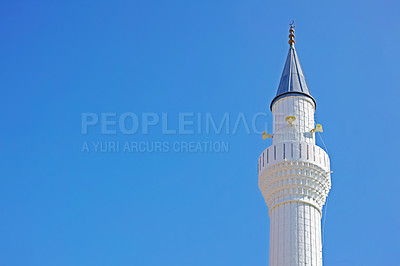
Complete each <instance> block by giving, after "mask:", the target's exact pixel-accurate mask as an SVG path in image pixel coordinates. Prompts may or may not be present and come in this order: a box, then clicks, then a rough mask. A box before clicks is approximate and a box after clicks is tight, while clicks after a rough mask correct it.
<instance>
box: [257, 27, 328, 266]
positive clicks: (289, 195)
mask: <svg viewBox="0 0 400 266" xmlns="http://www.w3.org/2000/svg"><path fill="white" fill-rule="evenodd" d="M289 32H290V35H289V39H290V40H289V44H290V47H289V53H288V56H287V59H286V63H285V67H284V69H283V73H282V77H281V81H280V83H279V87H278V92H277V94H276V96H275V98H274V99H273V100H272V103H271V106H270V108H271V111H272V114H273V135H272V136H271V135H268V134H264V138H265V137H272V139H273V143H272V145H271V146H270V147H268V148H267V149H265V150H264V151H263V153H262V154H261V155H260V157H259V159H258V180H259V181H258V185H259V188H260V190H261V192H262V194H263V196H264V199H265V202H266V204H267V205H268V209H269V217H270V219H271V222H270V250H269V265H270V266H283V265H285V266H286V265H290V266H292V265H293V266H294V265H296V266H297V265H312V266H314V265H318V266H321V265H322V244H321V217H322V206H323V205H324V203H325V200H326V197H327V196H328V193H329V190H330V188H331V178H330V173H331V172H330V162H329V157H328V154H327V153H326V152H325V151H324V150H323V149H322V148H320V147H318V146H317V145H316V144H315V134H316V132H318V131H319V132H322V126H321V125H316V126H315V122H314V112H315V108H316V102H315V100H314V98H313V97H312V96H311V95H310V92H309V90H308V87H307V83H306V80H305V78H304V75H303V71H302V70H301V66H300V63H299V59H298V57H297V53H296V49H295V47H294V44H295V40H294V37H295V36H294V27H293V25H292V24H291V26H290V30H289Z"/></svg>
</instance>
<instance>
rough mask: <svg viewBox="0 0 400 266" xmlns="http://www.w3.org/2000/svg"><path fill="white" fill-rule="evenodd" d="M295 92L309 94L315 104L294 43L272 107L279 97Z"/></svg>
mask: <svg viewBox="0 0 400 266" xmlns="http://www.w3.org/2000/svg"><path fill="white" fill-rule="evenodd" d="M293 94H298V95H299V94H300V95H305V96H308V97H310V98H311V99H312V100H313V101H314V104H315V100H314V98H313V97H312V96H311V94H310V91H309V90H308V87H307V83H306V79H305V77H304V74H303V70H302V69H301V66H300V62H299V58H298V57H297V53H296V49H295V48H294V44H291V45H290V48H289V53H288V56H287V58H286V63H285V67H284V68H283V72H282V77H281V81H280V82H279V87H278V92H277V93H276V96H275V98H274V99H273V100H272V102H271V109H272V106H273V105H274V103H275V102H276V101H277V100H278V99H281V98H283V97H287V96H291V95H293Z"/></svg>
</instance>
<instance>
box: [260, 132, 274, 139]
mask: <svg viewBox="0 0 400 266" xmlns="http://www.w3.org/2000/svg"><path fill="white" fill-rule="evenodd" d="M262 138H263V139H264V140H265V139H266V138H272V135H271V134H267V133H265V131H264V132H263V135H262Z"/></svg>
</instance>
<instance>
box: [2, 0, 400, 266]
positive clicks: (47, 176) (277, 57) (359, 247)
mask: <svg viewBox="0 0 400 266" xmlns="http://www.w3.org/2000/svg"><path fill="white" fill-rule="evenodd" d="M399 9H400V4H399V2H398V1H377V0H373V1H329V2H328V1H325V2H322V1H301V2H300V1H259V0H254V1H237V0H229V1H97V3H94V1H64V3H62V2H60V1H2V2H1V4H0V13H1V14H0V34H1V40H0V55H1V60H0V77H1V78H0V88H1V90H0V101H1V104H0V111H1V114H2V119H1V121H2V123H1V124H2V127H1V131H0V150H1V152H0V156H1V158H0V162H1V167H0V177H1V184H0V217H1V219H0V264H1V265H7V266H14V265H21V266H22V265H23V266H27V265H38V266H54V265H57V266H64V265H68V266H70V265H71V266H72V265H74V266H75V265H82V266H91V265H93V266H98V265H121V266H123V265H140V266H147V265H171V266H179V265H182V266H187V265H191V266H197V265H199V266H204V265H207V266H211V265H216V266H220V265H230V266H236V265H237V266H242V265H254V266H256V265H260V266H262V265H267V263H268V249H269V219H268V213H267V207H266V205H265V203H264V200H263V198H262V195H261V193H260V192H259V190H258V184H257V171H256V169H257V158H258V156H259V154H260V153H261V152H262V150H263V149H265V148H266V147H267V146H268V145H270V142H271V141H270V140H267V141H262V140H261V138H260V136H259V135H257V134H246V132H245V131H243V130H242V131H239V132H238V133H237V134H234V135H232V134H220V135H215V134H208V135H207V134H203V135H196V136H190V135H188V136H181V135H172V136H165V135H162V134H161V133H160V130H159V128H153V130H151V131H150V133H149V134H148V135H142V134H136V135H134V136H126V135H122V134H117V135H114V136H102V135H100V134H98V131H92V133H89V134H88V135H82V134H81V114H82V113H84V112H94V113H101V112H117V113H123V112H134V113H137V114H141V113H143V112H154V113H160V114H161V113H162V112H167V113H168V114H169V115H171V116H172V117H173V116H176V115H177V114H178V113H179V112H195V113H197V112H201V113H205V112H210V113H212V114H213V115H214V116H215V117H222V115H223V114H224V113H225V112H229V113H231V114H233V115H235V114H238V113H241V112H243V113H245V114H246V115H249V116H251V115H252V114H254V113H257V112H267V113H268V114H269V104H270V102H271V100H272V98H273V96H274V94H275V93H276V89H277V86H278V83H279V79H280V75H281V72H282V69H283V65H284V61H285V58H286V55H287V50H288V44H287V40H288V38H287V36H288V23H289V22H290V21H291V20H292V19H295V20H296V41H297V43H296V48H297V52H298V55H299V58H300V62H301V64H302V67H303V71H304V73H305V76H306V79H307V83H308V86H309V88H310V90H311V93H312V95H313V96H314V98H315V99H316V101H317V121H318V122H320V123H322V124H323V125H324V131H325V132H324V133H323V138H324V141H325V144H326V145H327V147H328V151H329V154H330V156H331V162H332V170H333V171H334V173H333V175H332V183H333V188H332V190H331V193H330V196H329V204H328V211H327V217H326V225H325V244H324V262H325V265H395V264H396V263H398V251H399V242H398V241H399V238H400V229H399V224H400V213H399V208H398V204H399V199H398V194H399V186H400V174H399V169H398V166H399V158H400V154H399V152H400V151H399V148H400V147H399V137H398V132H399V130H400V122H399V121H398V120H399V111H398V110H399V106H400V87H399V81H398V79H399V73H398V70H399V61H400V56H399V53H398V52H397V50H396V49H397V47H398V46H399V43H400V37H399V32H400V22H399V18H398V11H399ZM175 120H176V119H175ZM269 122H270V125H271V124H272V116H270V117H269ZM96 132H97V133H96ZM191 139H193V140H196V141H199V140H204V141H212V140H219V141H228V142H229V152H227V153H223V154H221V153H174V152H168V153H162V152H161V153H160V152H157V153H121V152H119V153H94V152H91V153H82V152H81V147H82V142H84V141H86V140H87V141H98V140H104V141H105V140H115V141H126V140H134V141H182V140H191Z"/></svg>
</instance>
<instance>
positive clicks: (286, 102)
mask: <svg viewBox="0 0 400 266" xmlns="http://www.w3.org/2000/svg"><path fill="white" fill-rule="evenodd" d="M314 112H315V106H314V103H313V101H312V100H311V99H310V98H309V97H306V96H289V97H285V98H283V99H280V100H278V101H277V102H276V103H275V104H274V106H273V107H272V114H273V119H274V121H273V125H274V127H273V128H274V129H273V136H274V137H273V143H274V144H277V143H279V142H282V141H295V142H299V141H300V142H306V143H309V144H315V137H314V135H313V134H311V133H310V131H311V129H313V128H314ZM287 116H294V117H295V118H296V120H295V121H294V122H293V126H289V123H288V122H287V121H286V120H285V118H286V117H287Z"/></svg>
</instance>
